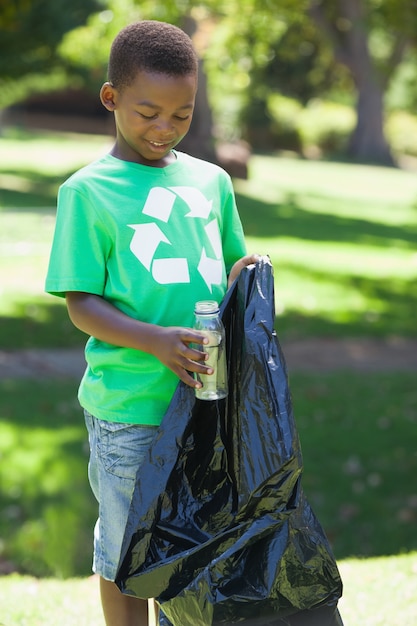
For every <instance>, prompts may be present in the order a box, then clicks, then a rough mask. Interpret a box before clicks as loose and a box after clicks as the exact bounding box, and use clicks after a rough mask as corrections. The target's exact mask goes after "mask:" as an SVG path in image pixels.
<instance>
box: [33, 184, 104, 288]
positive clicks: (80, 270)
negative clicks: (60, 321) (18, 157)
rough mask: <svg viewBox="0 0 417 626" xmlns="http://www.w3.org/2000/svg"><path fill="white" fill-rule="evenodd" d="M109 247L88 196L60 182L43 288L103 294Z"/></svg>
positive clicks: (101, 224) (102, 226)
mask: <svg viewBox="0 0 417 626" xmlns="http://www.w3.org/2000/svg"><path fill="white" fill-rule="evenodd" d="M110 247H111V240H110V237H109V234H108V232H107V229H106V228H105V225H104V224H103V222H102V220H101V219H100V217H99V215H98V214H97V210H96V207H95V206H94V205H93V203H92V202H91V200H90V198H89V197H88V195H87V194H83V193H82V192H81V191H80V190H78V189H76V188H73V187H71V186H70V185H63V186H62V187H61V188H60V190H59V193H58V209H57V218H56V225H55V234H54V238H53V242H52V249H51V254H50V259H49V267H48V272H47V276H46V282H45V291H46V292H47V293H50V294H52V295H56V296H60V297H65V293H66V292H67V291H84V292H87V293H94V294H96V295H103V293H104V288H105V281H106V258H107V256H108V254H109V250H110Z"/></svg>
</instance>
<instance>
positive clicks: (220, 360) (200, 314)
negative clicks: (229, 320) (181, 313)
mask: <svg viewBox="0 0 417 626" xmlns="http://www.w3.org/2000/svg"><path fill="white" fill-rule="evenodd" d="M194 315H195V323H194V328H195V330H199V331H201V332H203V333H204V334H205V335H206V337H207V338H208V340H209V341H208V343H207V344H204V345H203V344H201V345H200V344H198V345H197V346H196V347H197V348H198V349H199V350H202V351H204V352H205V353H206V354H208V355H209V356H208V358H207V360H206V361H205V365H207V366H208V367H211V368H212V369H213V370H214V372H213V374H210V375H209V374H200V373H197V372H196V373H195V378H196V380H198V381H200V382H201V384H202V385H203V386H202V388H201V389H196V390H195V395H196V397H197V398H199V399H200V400H220V399H221V398H225V397H226V396H227V392H228V389H227V366H226V335H225V330H224V326H223V322H222V321H221V319H220V314H219V305H218V303H217V302H216V301H215V300H202V301H201V302H196V305H195V310H194Z"/></svg>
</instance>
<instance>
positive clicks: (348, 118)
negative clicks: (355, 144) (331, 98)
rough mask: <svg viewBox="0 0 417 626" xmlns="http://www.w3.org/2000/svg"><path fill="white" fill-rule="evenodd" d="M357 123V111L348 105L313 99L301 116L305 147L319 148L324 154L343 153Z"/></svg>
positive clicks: (300, 126) (300, 129)
mask: <svg viewBox="0 0 417 626" xmlns="http://www.w3.org/2000/svg"><path fill="white" fill-rule="evenodd" d="M354 125H355V112H354V110H353V109H352V108H351V107H349V106H346V105H342V104H336V103H334V102H323V101H321V100H313V101H311V102H310V103H309V104H308V106H307V107H306V108H305V109H303V110H302V112H301V114H300V117H299V127H298V130H299V133H300V136H301V138H302V142H303V147H304V149H305V150H306V149H309V148H312V147H314V148H318V149H319V150H320V152H322V153H323V154H343V153H345V152H346V148H347V143H348V140H349V137H350V135H351V133H352V131H353V128H354Z"/></svg>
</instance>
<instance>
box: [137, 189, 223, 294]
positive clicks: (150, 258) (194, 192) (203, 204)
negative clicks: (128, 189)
mask: <svg viewBox="0 0 417 626" xmlns="http://www.w3.org/2000/svg"><path fill="white" fill-rule="evenodd" d="M177 197H180V198H181V199H182V200H184V202H185V203H186V204H187V206H188V208H189V209H190V212H189V213H187V215H186V216H185V218H187V219H188V218H190V219H195V218H203V219H207V218H208V217H209V215H210V212H211V208H212V201H211V200H210V201H209V200H207V198H206V197H205V196H204V194H203V193H202V192H201V191H200V190H199V189H196V188H195V187H181V186H180V187H168V188H167V189H166V188H164V187H153V188H152V189H151V190H150V192H149V194H148V197H147V199H146V202H145V206H144V208H143V213H144V214H145V215H148V216H149V217H153V218H154V219H157V220H159V221H161V222H164V223H167V222H168V220H169V218H170V216H171V212H172V209H173V206H174V202H175V200H176V199H177ZM128 226H129V227H130V228H133V230H134V231H135V232H134V235H133V237H132V241H131V242H130V249H131V251H132V252H133V254H134V255H135V256H136V258H137V259H138V260H139V261H140V262H141V263H142V265H143V266H144V267H145V268H146V269H147V270H148V272H151V274H152V276H153V278H154V280H155V281H156V282H157V283H159V284H161V285H166V284H169V283H189V282H190V273H189V269H188V260H187V259H186V258H182V257H178V258H165V259H155V254H156V251H157V249H158V246H159V244H160V243H162V242H163V243H167V244H170V243H171V242H170V241H169V239H168V238H167V237H166V236H165V235H164V233H163V231H162V230H161V228H160V227H159V225H158V224H157V223H156V222H149V223H147V224H128ZM204 230H205V233H206V235H207V239H208V241H209V242H210V244H211V248H212V250H213V251H214V254H215V258H214V259H213V258H211V257H209V256H208V255H207V252H206V248H205V247H204V246H203V248H202V251H201V256H200V261H199V264H198V267H197V269H198V271H199V273H200V275H201V276H202V278H203V279H204V281H205V283H206V284H207V286H208V288H209V289H210V291H211V290H212V286H213V285H220V284H221V282H222V271H223V262H222V245H221V239H220V233H219V227H218V224H217V220H216V219H213V220H212V221H210V222H208V224H206V226H205V227H204Z"/></svg>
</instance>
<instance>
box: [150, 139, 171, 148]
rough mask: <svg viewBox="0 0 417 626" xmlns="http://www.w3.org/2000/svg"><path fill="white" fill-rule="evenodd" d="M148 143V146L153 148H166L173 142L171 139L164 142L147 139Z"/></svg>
mask: <svg viewBox="0 0 417 626" xmlns="http://www.w3.org/2000/svg"><path fill="white" fill-rule="evenodd" d="M148 143H149V144H150V146H151V147H152V148H154V149H155V150H166V149H167V148H170V147H171V146H172V144H173V142H172V141H165V142H161V141H148Z"/></svg>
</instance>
